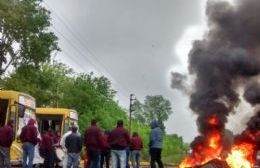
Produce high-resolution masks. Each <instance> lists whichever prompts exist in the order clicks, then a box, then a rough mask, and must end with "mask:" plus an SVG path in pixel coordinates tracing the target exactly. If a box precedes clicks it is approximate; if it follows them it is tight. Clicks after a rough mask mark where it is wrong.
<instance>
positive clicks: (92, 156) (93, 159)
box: [87, 149, 100, 168]
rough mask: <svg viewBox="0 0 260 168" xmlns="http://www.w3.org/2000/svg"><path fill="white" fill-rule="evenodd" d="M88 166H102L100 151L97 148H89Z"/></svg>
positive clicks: (93, 167)
mask: <svg viewBox="0 0 260 168" xmlns="http://www.w3.org/2000/svg"><path fill="white" fill-rule="evenodd" d="M87 154H88V166H87V167H88V168H100V151H99V150H97V149H88V150H87Z"/></svg>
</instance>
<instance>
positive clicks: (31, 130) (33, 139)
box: [20, 125, 38, 145]
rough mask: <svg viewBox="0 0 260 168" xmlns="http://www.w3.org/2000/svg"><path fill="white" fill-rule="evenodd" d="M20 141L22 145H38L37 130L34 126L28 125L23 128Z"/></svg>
mask: <svg viewBox="0 0 260 168" xmlns="http://www.w3.org/2000/svg"><path fill="white" fill-rule="evenodd" d="M20 139H21V141H22V143H26V142H29V143H32V144H33V145H36V144H37V143H38V138H37V129H36V127H35V126H33V125H26V126H24V127H23V129H22V132H21V135H20Z"/></svg>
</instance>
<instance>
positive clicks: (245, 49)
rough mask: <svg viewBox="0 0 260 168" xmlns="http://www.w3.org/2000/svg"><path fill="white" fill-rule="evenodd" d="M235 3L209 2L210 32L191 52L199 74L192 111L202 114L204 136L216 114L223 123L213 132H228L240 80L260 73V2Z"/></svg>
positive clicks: (243, 0) (192, 66)
mask: <svg viewBox="0 0 260 168" xmlns="http://www.w3.org/2000/svg"><path fill="white" fill-rule="evenodd" d="M235 2H236V3H235V4H236V5H231V4H230V3H228V2H226V1H217V0H209V1H208V2H207V9H206V14H207V17H208V26H209V31H208V32H207V33H206V34H205V38H204V39H203V40H197V41H195V42H194V44H193V48H192V50H191V51H190V53H189V72H190V74H193V75H196V80H195V90H194V92H193V93H192V94H191V96H190V108H191V109H192V110H193V111H194V112H195V113H197V114H198V122H197V124H198V126H199V131H200V132H201V133H202V134H206V133H207V131H208V130H209V129H210V128H208V127H209V125H208V123H207V121H208V119H209V118H210V117H212V116H213V115H216V116H217V118H218V120H219V122H218V125H217V126H216V127H214V128H213V129H220V130H222V129H224V127H225V123H226V122H227V116H228V115H229V113H230V112H232V111H234V108H235V107H237V105H238V104H239V103H240V99H239V94H238V93H237V88H236V87H237V86H238V83H237V81H238V79H240V78H243V79H247V80H250V79H251V77H253V76H256V75H258V74H259V73H260V61H259V54H260V52H259V53H258V52H257V51H258V47H259V46H260V45H259V44H260V29H259V28H260V20H259V19H258V17H257V16H260V1H259V0H240V1H235ZM250 89H252V87H250ZM247 92H248V90H246V91H245V95H248V94H246V93H247ZM258 92H259V91H258Z"/></svg>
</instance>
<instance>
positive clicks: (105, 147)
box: [102, 135, 111, 151]
mask: <svg viewBox="0 0 260 168" xmlns="http://www.w3.org/2000/svg"><path fill="white" fill-rule="evenodd" d="M102 140H103V148H102V150H103V151H106V150H110V148H111V147H110V144H109V143H108V135H103V136H102Z"/></svg>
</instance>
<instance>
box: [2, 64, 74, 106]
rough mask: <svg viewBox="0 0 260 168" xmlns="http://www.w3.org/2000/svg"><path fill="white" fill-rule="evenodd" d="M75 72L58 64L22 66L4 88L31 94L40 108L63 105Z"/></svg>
mask: <svg viewBox="0 0 260 168" xmlns="http://www.w3.org/2000/svg"><path fill="white" fill-rule="evenodd" d="M73 74H74V72H73V71H72V69H70V68H68V67H67V66H66V65H64V64H62V63H58V62H53V63H52V64H47V63H44V64H41V65H40V67H38V68H37V67H34V66H32V65H23V66H20V67H19V68H18V69H17V70H16V71H15V72H14V73H12V74H10V76H9V77H6V78H5V79H4V82H3V84H2V85H3V86H2V87H3V88H4V89H9V90H17V91H21V92H25V93H29V94H31V95H32V96H34V97H35V98H36V100H37V106H38V107H45V106H53V107H56V106H58V105H59V104H61V100H62V99H63V94H64V93H63V92H64V90H66V88H67V87H68V85H72V84H73V83H72V82H73V80H72V79H71V78H70V77H69V76H73Z"/></svg>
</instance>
